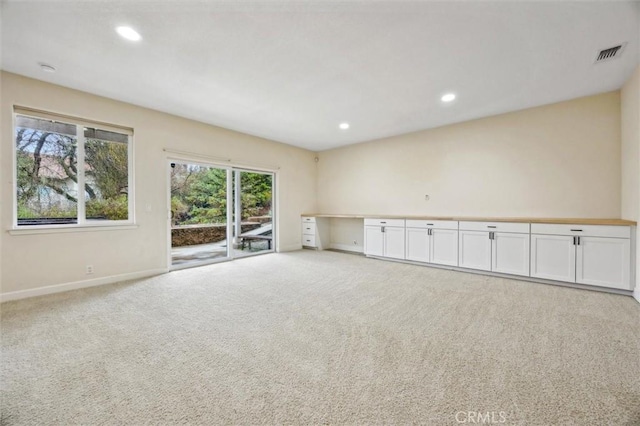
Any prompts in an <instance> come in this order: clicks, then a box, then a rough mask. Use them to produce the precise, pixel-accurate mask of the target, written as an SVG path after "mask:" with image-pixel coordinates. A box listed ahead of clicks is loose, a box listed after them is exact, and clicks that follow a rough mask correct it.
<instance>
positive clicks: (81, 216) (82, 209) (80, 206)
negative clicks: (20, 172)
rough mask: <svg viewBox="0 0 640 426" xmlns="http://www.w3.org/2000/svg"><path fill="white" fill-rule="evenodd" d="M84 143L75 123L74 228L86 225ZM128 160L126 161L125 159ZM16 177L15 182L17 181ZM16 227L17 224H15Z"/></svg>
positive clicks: (78, 125) (80, 130)
mask: <svg viewBox="0 0 640 426" xmlns="http://www.w3.org/2000/svg"><path fill="white" fill-rule="evenodd" d="M85 143H86V138H85V137H84V126H81V125H80V124H78V123H76V150H77V151H76V161H77V164H76V168H77V169H78V171H77V173H76V179H77V181H76V187H77V188H78V191H77V192H76V200H77V201H76V220H77V225H76V226H85V225H86V224H87V209H86V203H87V196H86V193H85V192H86V188H85V178H84V174H85V173H86V171H87V170H86V165H85V158H84V144H85ZM127 160H128V159H127ZM17 180H18V179H17V177H16V181H17ZM16 225H17V224H16Z"/></svg>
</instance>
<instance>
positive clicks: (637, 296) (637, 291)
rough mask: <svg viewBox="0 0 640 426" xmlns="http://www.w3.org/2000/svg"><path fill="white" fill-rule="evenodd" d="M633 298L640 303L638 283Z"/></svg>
mask: <svg viewBox="0 0 640 426" xmlns="http://www.w3.org/2000/svg"><path fill="white" fill-rule="evenodd" d="M633 298H634V299H636V300H637V301H638V302H640V284H639V283H637V282H636V289H635V290H634V292H633Z"/></svg>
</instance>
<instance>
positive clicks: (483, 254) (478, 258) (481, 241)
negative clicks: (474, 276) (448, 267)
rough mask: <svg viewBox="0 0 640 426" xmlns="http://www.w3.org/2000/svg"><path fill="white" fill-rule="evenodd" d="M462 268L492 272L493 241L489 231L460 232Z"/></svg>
mask: <svg viewBox="0 0 640 426" xmlns="http://www.w3.org/2000/svg"><path fill="white" fill-rule="evenodd" d="M459 235H460V237H459V238H460V244H459V247H460V249H459V250H460V254H459V260H460V267H462V268H471V269H480V270H482V271H490V270H491V240H490V239H489V236H490V234H489V231H468V230H463V229H461V230H460V234H459Z"/></svg>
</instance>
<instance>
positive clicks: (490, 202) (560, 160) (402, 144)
mask: <svg viewBox="0 0 640 426" xmlns="http://www.w3.org/2000/svg"><path fill="white" fill-rule="evenodd" d="M319 157H320V161H319V163H318V207H319V210H320V211H321V212H326V213H364V214H407V215H416V214H425V215H457V216H502V217H505V216H506V217H509V216H536V217H582V218H598V217H600V218H606V217H611V218H618V217H620V206H621V202H620V201H621V198H620V187H621V184H620V181H621V177H620V163H621V153H620V93H619V92H611V93H605V94H601V95H596V96H590V97H586V98H580V99H576V100H571V101H567V102H562V103H558V104H554V105H548V106H544V107H539V108H533V109H528V110H524V111H519V112H514V113H509V114H504V115H500V116H494V117H489V118H484V119H480V120H474V121H469V122H465V123H460V124H455V125H450V126H446V127H440V128H436V129H431V130H425V131H421V132H417V133H412V134H407V135H402V136H397V137H392V138H388V139H383V140H378V141H374V142H369V143H363V144H359V145H352V146H348V147H344V148H338V149H333V150H329V151H324V152H321V153H320V154H319ZM425 194H429V195H430V197H431V198H430V200H429V201H425ZM336 242H340V243H341V242H342V241H336Z"/></svg>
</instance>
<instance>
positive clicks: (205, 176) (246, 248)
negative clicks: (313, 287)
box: [169, 160, 275, 269]
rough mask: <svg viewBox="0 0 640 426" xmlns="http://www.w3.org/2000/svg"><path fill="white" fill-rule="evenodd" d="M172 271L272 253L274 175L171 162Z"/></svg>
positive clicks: (193, 163) (273, 246)
mask: <svg viewBox="0 0 640 426" xmlns="http://www.w3.org/2000/svg"><path fill="white" fill-rule="evenodd" d="M169 182H170V200H171V206H170V210H171V219H170V227H169V228H170V229H169V232H170V240H171V244H170V249H171V254H170V265H171V268H172V269H179V268H184V267H190V266H197V265H201V264H208V263H213V262H218V261H224V260H229V259H233V258H237V257H246V256H251V255H255V254H262V253H268V252H272V251H274V249H275V244H274V235H275V233H274V221H273V219H274V210H273V206H274V204H275V203H274V202H273V196H274V174H273V173H267V172H260V171H255V170H245V169H234V168H230V167H228V168H226V167H220V166H214V165H208V164H203V163H195V162H188V161H182V160H170V162H169Z"/></svg>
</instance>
